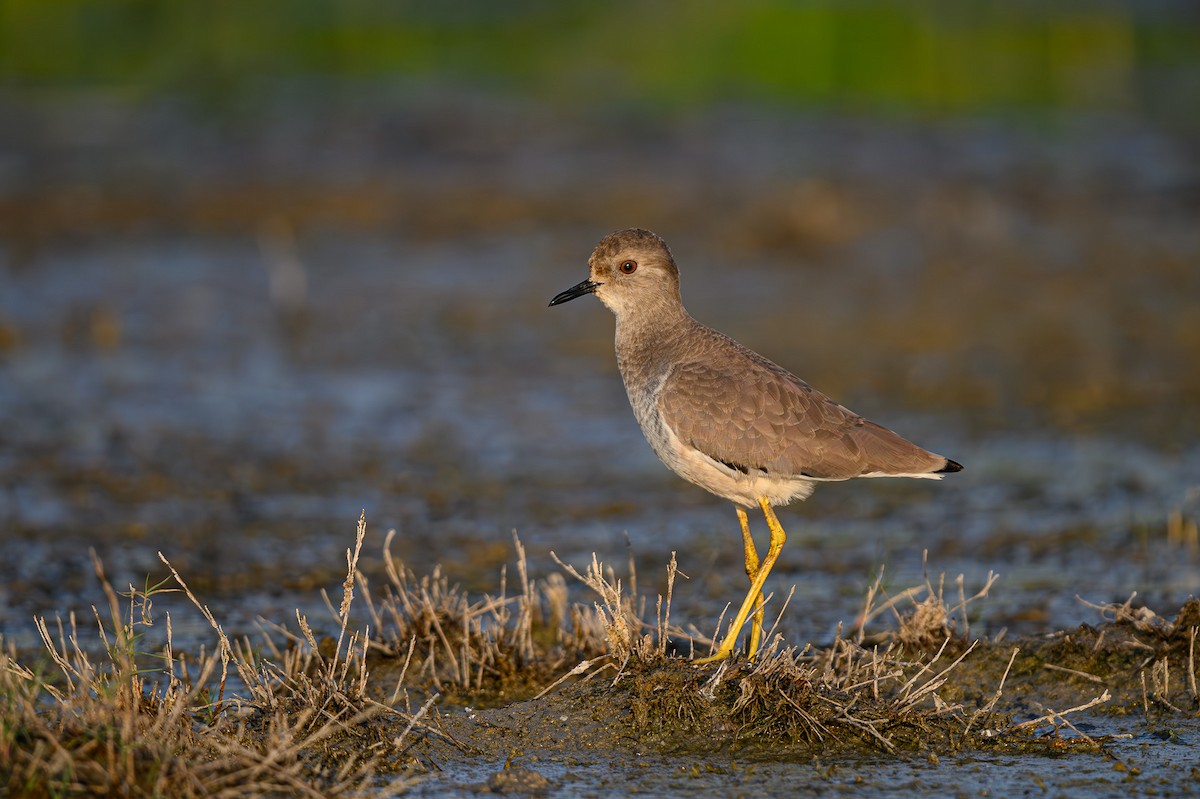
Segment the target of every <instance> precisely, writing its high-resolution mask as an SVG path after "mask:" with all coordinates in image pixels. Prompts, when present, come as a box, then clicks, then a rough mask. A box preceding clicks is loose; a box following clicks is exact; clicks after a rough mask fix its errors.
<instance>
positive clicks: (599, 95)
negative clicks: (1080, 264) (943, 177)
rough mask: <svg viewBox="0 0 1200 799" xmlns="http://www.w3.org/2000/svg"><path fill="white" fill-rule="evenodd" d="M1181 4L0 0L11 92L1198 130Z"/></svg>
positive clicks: (1199, 20) (1199, 51)
mask: <svg viewBox="0 0 1200 799" xmlns="http://www.w3.org/2000/svg"><path fill="white" fill-rule="evenodd" d="M1198 74H1200V11H1198V10H1197V7H1196V5H1195V4H1189V3H1136V2H1123V3H1122V2H1113V1H1109V2H1090V3H1083V2H1053V3H1036V2H1026V1H1024V0H1022V1H1020V2H968V1H967V0H958V1H954V0H949V1H942V2H933V1H932V0H927V1H925V2H906V3H902V2H886V1H885V0H856V1H854V2H840V1H839V0H814V1H812V2H785V1H783V0H749V1H748V2H741V3H723V2H696V3H679V2H653V3H633V2H623V3H606V4H593V3H585V2H579V1H578V0H576V1H568V0H563V1H562V2H557V3H555V2H545V1H544V0H543V1H541V2H538V1H535V0H524V1H522V2H506V3H491V2H447V3H428V2H426V3H420V2H382V1H381V0H251V1H250V2H192V1H191V0H0V80H2V81H3V82H4V84H5V85H7V86H8V87H9V88H10V89H13V88H16V89H22V90H30V89H32V90H41V89H63V88H67V89H72V88H82V89H90V88H94V87H100V88H105V89H117V90H127V91H131V92H134V93H138V94H149V95H155V94H163V93H175V94H183V95H190V96H197V97H201V98H206V99H210V100H215V101H220V100H221V99H222V98H236V99H241V98H244V97H245V96H247V94H249V95H253V94H254V93H255V92H258V91H261V90H263V89H264V88H267V87H270V86H275V85H277V84H278V83H279V82H281V81H282V82H296V81H300V82H305V81H311V82H313V83H315V84H319V83H321V82H330V81H332V82H339V81H344V80H346V79H351V80H358V81H362V80H385V79H386V80H389V81H390V80H398V81H406V82H408V83H424V82H429V81H432V82H434V84H435V85H437V83H438V82H440V81H445V82H454V83H461V82H467V83H469V84H471V85H475V86H480V87H483V88H484V89H492V88H495V89H502V90H515V91H519V92H523V93H528V94H532V95H535V96H538V97H540V98H541V99H543V100H544V101H546V102H549V103H552V104H554V105H558V106H568V107H569V106H572V105H574V106H583V105H585V104H588V103H592V102H595V101H598V100H599V101H612V102H621V103H630V104H635V105H643V106H646V107H649V108H666V109H680V108H682V109H686V108H689V107H693V106H696V105H703V104H708V103H712V102H720V101H727V100H753V101H756V102H767V103H777V104H781V105H788V106H793V107H796V106H801V107H803V106H813V107H819V108H835V109H845V110H851V111H868V112H880V113H897V114H913V115H922V116H942V115H958V114H990V113H1002V114H1013V113H1019V114H1026V113H1034V114H1046V113H1051V114H1053V113H1057V112H1067V113H1074V112H1080V111H1082V112H1101V113H1112V114H1118V115H1133V116H1145V117H1150V118H1153V119H1155V120H1157V121H1160V122H1164V123H1168V124H1183V125H1187V126H1191V125H1194V124H1196V123H1198V122H1200V78H1198Z"/></svg>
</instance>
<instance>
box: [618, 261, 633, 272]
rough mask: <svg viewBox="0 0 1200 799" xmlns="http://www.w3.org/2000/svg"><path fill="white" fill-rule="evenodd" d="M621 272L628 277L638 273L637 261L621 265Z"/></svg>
mask: <svg viewBox="0 0 1200 799" xmlns="http://www.w3.org/2000/svg"><path fill="white" fill-rule="evenodd" d="M621 271H622V272H624V273H625V274H627V275H632V274H633V273H634V272H636V271H637V261H625V262H624V263H622V264H621Z"/></svg>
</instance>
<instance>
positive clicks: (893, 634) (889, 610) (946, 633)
mask: <svg viewBox="0 0 1200 799" xmlns="http://www.w3.org/2000/svg"><path fill="white" fill-rule="evenodd" d="M998 579H999V575H997V574H995V573H994V572H988V576H987V579H986V580H985V581H984V584H983V587H982V588H980V589H979V590H978V591H976V592H975V593H974V594H972V595H971V596H967V592H966V587H965V584H964V580H963V575H961V574H960V575H958V577H957V578H955V581H954V584H955V586H956V587H957V589H958V601H957V602H956V603H954V604H949V602H948V601H947V600H946V592H945V589H946V575H945V574H941V575H939V576H938V582H937V586H936V587H934V585H933V582H932V581H931V580H930V579H929V575H928V573H926V575H925V579H924V581H923V582H922V583H921V584H920V585H915V586H912V587H910V588H905V589H903V590H902V591H899V592H898V593H896V594H895V595H894V596H890V597H889V596H887V595H886V592H885V591H884V589H883V569H882V568H880V570H879V574H878V576H876V578H875V581H874V582H873V583H872V584H871V586H870V587H869V588H868V589H867V595H866V599H865V601H864V603H863V610H862V613H861V614H860V615H859V617H858V619H857V620H856V622H855V625H854V628H855V641H856V642H857V643H859V644H862V643H863V642H864V641H868V640H869V641H872V642H893V641H894V642H897V643H900V644H903V645H905V646H906V647H908V648H909V649H910V650H912V649H918V650H926V649H933V648H936V647H939V646H941V645H942V644H944V643H945V642H947V641H951V640H953V639H955V638H956V637H957V638H959V640H960V641H962V642H968V641H970V638H971V621H970V618H969V616H968V614H967V609H968V606H969V605H970V604H971V603H972V602H976V601H978V600H980V599H983V598H985V597H986V596H987V595H988V592H989V591H990V590H991V588H992V586H993V585H995V583H996V581H997V580H998ZM881 599H882V600H883V601H882V602H880V600H881ZM905 605H908V606H909V607H907V608H906V609H905ZM885 614H891V615H892V616H893V617H894V620H895V623H896V629H895V630H885V631H882V632H878V633H875V634H874V635H871V636H868V635H867V631H866V630H867V625H869V624H871V623H872V622H873V621H875V620H876V619H877V618H878V617H879V616H882V615H885Z"/></svg>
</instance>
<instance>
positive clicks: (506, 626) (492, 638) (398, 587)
mask: <svg viewBox="0 0 1200 799" xmlns="http://www.w3.org/2000/svg"><path fill="white" fill-rule="evenodd" d="M394 536H395V531H394V530H393V531H391V532H389V533H388V536H387V539H386V541H385V543H384V565H385V568H386V572H387V577H388V583H387V585H386V586H384V589H383V594H382V598H381V599H379V600H372V599H371V598H370V596H369V595H368V597H367V603H366V604H367V611H368V613H369V614H370V619H371V627H372V628H373V629H374V630H375V633H374V636H373V637H372V639H371V640H370V642H369V646H370V648H371V651H372V652H373V653H375V654H376V655H380V654H382V655H386V656H391V657H397V658H403V659H405V661H406V662H411V664H412V666H411V668H409V669H408V677H409V678H410V679H411V680H417V681H421V680H424V681H427V682H428V683H429V684H430V685H432V687H433V688H434V689H435V690H436V691H438V692H440V693H442V694H446V695H449V696H453V697H460V698H471V699H472V701H478V700H479V699H481V698H487V696H498V695H500V694H505V695H507V696H509V697H511V696H512V695H514V694H516V695H520V694H522V693H528V694H530V695H532V694H533V693H536V691H537V690H538V689H539V688H541V687H543V686H544V685H545V684H546V683H548V682H550V681H551V680H553V679H554V678H555V677H557V676H559V675H560V673H561V672H562V670H563V669H565V668H569V667H570V666H571V665H573V664H575V663H576V662H578V661H579V660H580V659H586V658H594V657H598V656H601V655H603V654H604V653H605V646H606V643H605V637H604V636H603V634H601V629H600V625H599V624H598V620H597V618H596V616H595V615H594V614H592V613H589V612H587V611H586V610H584V609H581V608H579V607H578V606H573V605H569V603H568V600H567V586H566V583H565V581H564V580H563V578H562V576H561V575H558V574H552V575H550V576H549V577H547V578H545V579H543V580H531V579H530V578H529V572H528V568H527V565H526V560H525V549H524V547H523V546H522V545H521V542H520V540H519V539H517V538H516V536H514V537H513V541H514V544H515V546H516V551H517V572H518V578H519V586H518V589H519V590H518V591H517V592H515V593H512V594H510V593H509V591H508V579H507V568H505V569H503V570H502V571H501V574H500V591H499V593H498V594H497V595H495V596H492V595H488V594H485V595H484V596H482V597H481V598H478V599H474V600H472V599H471V598H470V597H469V596H468V595H467V593H466V592H465V591H463V590H462V589H461V588H459V587H458V586H457V585H451V583H450V580H449V578H448V577H447V576H446V575H445V574H444V573H443V572H442V570H441V567H436V568H435V569H434V571H433V574H431V575H426V576H424V577H420V578H418V577H417V576H416V575H414V574H413V572H412V571H410V570H409V569H407V568H405V567H404V566H403V564H400V563H398V562H397V561H396V560H395V559H394V558H393V557H392V554H391V542H392V539H393V538H394ZM359 579H360V580H362V581H363V583H364V585H365V578H363V577H362V576H361V575H359Z"/></svg>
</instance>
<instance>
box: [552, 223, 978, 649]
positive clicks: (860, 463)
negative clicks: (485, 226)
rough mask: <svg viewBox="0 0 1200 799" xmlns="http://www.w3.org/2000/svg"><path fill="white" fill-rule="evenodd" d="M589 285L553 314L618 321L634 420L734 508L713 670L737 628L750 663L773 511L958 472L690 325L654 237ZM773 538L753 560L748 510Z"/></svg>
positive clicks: (631, 242)
mask: <svg viewBox="0 0 1200 799" xmlns="http://www.w3.org/2000/svg"><path fill="white" fill-rule="evenodd" d="M588 269H589V272H588V277H587V278H586V279H584V280H583V281H581V282H580V283H578V284H576V285H574V286H572V287H571V288H569V289H567V290H566V291H563V292H560V293H559V294H557V295H555V296H554V298H553V299H551V300H550V306H555V305H560V304H562V303H564V302H568V301H570V300H574V299H577V298H579V297H583V296H585V295H587V294H594V295H595V296H596V297H597V298H598V299H599V300H600V302H602V303H603V304H604V305H606V306H607V307H608V309H609V310H611V311H612V312H613V315H614V316H615V317H616V354H617V367H618V369H619V371H620V373H621V378H622V380H623V381H624V383H625V390H626V393H627V394H628V395H629V404H630V405H631V406H632V408H633V414H634V416H635V417H636V419H637V421H638V424H639V425H640V426H641V428H642V432H643V433H644V434H645V436H646V440H647V442H649V444H650V447H651V448H652V449H653V450H654V452H655V454H657V455H658V457H659V458H660V459H661V460H662V462H663V463H664V464H665V465H666V466H667V467H668V468H670V469H671V470H672V471H674V472H675V473H676V474H678V475H679V476H680V477H682V478H683V479H685V480H687V481H689V482H691V483H694V484H695V485H697V486H699V487H701V488H703V489H705V490H706V491H708V492H710V493H712V494H714V495H716V496H718V497H720V498H722V499H726V500H729V501H730V502H732V503H733V504H734V508H735V510H736V512H737V517H738V522H739V525H740V527H741V532H742V544H743V548H744V555H745V568H746V576H747V577H748V578H749V579H750V590H749V591H748V592H747V594H746V598H745V599H744V600H743V601H742V604H741V606H740V607H739V609H738V612H737V614H736V615H735V616H734V617H733V620H732V622H731V623H730V625H729V629H728V631H727V632H726V634H725V636H724V638H723V639H722V640H721V643H720V645H719V646H718V647H717V649H716V651H715V652H713V653H712V654H711V655H710V656H708V657H704V658H700V659H697V660H696V661H695V662H696V663H710V662H716V661H721V660H725V659H728V658H730V657H732V656H733V654H734V648H735V646H736V643H737V640H738V637H739V635H740V633H741V630H742V628H743V627H744V626H745V624H746V621H747V620H748V619H749V620H750V622H751V629H750V635H749V636H748V638H747V641H746V650H745V651H746V654H747V658H748V659H750V660H753V659H754V657H755V655H756V654H757V652H758V651H759V648H760V644H761V640H762V627H763V615H764V608H765V599H764V597H763V585H764V584H765V582H766V580H767V576H768V575H769V574H770V572H771V569H772V568H773V567H774V565H775V562H776V560H777V559H778V557H779V553H780V551H781V550H782V549H783V545H784V542H785V541H786V538H787V535H786V533H785V532H784V529H783V527H782V526H781V525H780V523H779V519H778V517H777V516H776V514H775V511H774V508H775V507H776V506H780V505H786V504H788V503H789V502H792V501H794V500H802V499H805V498H807V497H808V496H809V495H810V494H811V493H812V491H813V489H814V487H815V486H816V484H817V483H823V482H838V481H843V480H850V479H853V478H857V477H920V478H930V479H935V480H940V479H941V478H942V476H943V475H946V474H949V473H951V472H958V471H961V470H962V468H963V467H962V464H960V463H957V462H955V461H952V460H950V459H949V458H946V457H943V456H942V455H936V454H934V453H932V452H929V451H928V450H925V449H922V448H921V447H919V446H917V445H916V444H913V443H912V442H910V441H908V440H906V439H904V438H901V437H900V436H899V435H897V434H896V433H893V432H892V431H891V430H889V429H887V428H885V427H882V426H880V425H878V424H875V423H874V422H870V421H868V420H866V419H864V418H863V417H862V416H859V415H858V414H856V413H854V412H853V411H851V410H849V409H848V408H846V407H844V406H842V405H840V404H838V403H837V402H835V401H834V400H832V399H830V398H829V397H827V396H826V395H825V394H822V393H821V392H820V391H818V390H817V389H815V388H813V387H812V386H810V385H809V384H808V383H806V382H804V381H803V380H801V379H800V378H799V377H796V376H795V375H794V374H792V373H791V372H789V371H787V370H786V369H784V368H783V367H781V366H779V365H777V364H775V363H774V362H772V361H770V360H768V359H767V358H765V357H763V356H762V355H759V354H758V353H757V352H754V351H753V350H751V349H749V348H748V347H744V346H742V345H741V344H739V343H738V342H736V341H734V340H733V339H732V338H730V337H728V336H726V335H724V334H723V333H719V332H717V331H716V330H714V329H713V328H711V327H708V326H706V325H703V324H701V323H700V322H698V321H696V320H695V319H694V318H692V316H691V314H689V313H688V312H687V310H686V309H685V308H684V307H683V300H682V297H681V294H680V288H679V268H678V266H676V264H675V259H674V257H673V256H672V255H671V250H670V249H669V248H668V247H667V244H666V242H664V241H663V240H662V239H661V238H659V236H658V235H656V234H655V233H653V232H651V231H649V230H644V229H641V228H628V229H625V230H618V231H615V232H613V233H610V234H608V235H607V236H605V237H604V238H603V239H601V241H600V243H599V244H597V245H596V248H595V250H594V251H593V252H592V255H591V257H590V258H589V259H588ZM755 506H757V507H758V508H760V509H761V510H762V513H763V516H764V517H765V519H766V522H767V527H768V529H769V530H770V542H769V545H768V547H767V551H766V554H765V555H764V556H763V557H762V558H761V559H760V558H759V553H758V549H757V547H756V546H755V543H754V540H753V538H752V537H751V533H750V524H749V517H748V515H747V510H751V509H753V508H754V507H755Z"/></svg>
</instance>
